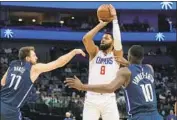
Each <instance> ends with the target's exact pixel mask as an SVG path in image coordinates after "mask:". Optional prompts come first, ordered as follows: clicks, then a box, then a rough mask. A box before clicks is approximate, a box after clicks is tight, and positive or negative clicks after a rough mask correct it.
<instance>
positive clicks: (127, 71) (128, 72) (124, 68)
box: [119, 67, 131, 75]
mask: <svg viewBox="0 0 177 120" xmlns="http://www.w3.org/2000/svg"><path fill="white" fill-rule="evenodd" d="M119 72H121V73H122V74H124V75H131V71H130V70H129V68H128V67H121V68H120V69H119Z"/></svg>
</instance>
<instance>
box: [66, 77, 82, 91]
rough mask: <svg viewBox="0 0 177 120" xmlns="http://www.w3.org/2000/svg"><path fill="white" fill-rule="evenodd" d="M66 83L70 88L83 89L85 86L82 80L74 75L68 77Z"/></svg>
mask: <svg viewBox="0 0 177 120" xmlns="http://www.w3.org/2000/svg"><path fill="white" fill-rule="evenodd" d="M64 83H66V85H65V86H69V88H75V89H77V90H82V88H83V84H82V82H81V81H80V80H79V78H77V77H76V76H74V78H66V80H65V81H64Z"/></svg>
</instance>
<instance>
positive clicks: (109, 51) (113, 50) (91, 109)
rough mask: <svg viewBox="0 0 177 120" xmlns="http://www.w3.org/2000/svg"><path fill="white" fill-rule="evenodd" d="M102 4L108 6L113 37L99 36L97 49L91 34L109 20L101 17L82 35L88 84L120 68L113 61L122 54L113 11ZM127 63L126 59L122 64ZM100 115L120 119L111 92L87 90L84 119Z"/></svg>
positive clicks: (102, 81)
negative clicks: (96, 23) (103, 19)
mask: <svg viewBox="0 0 177 120" xmlns="http://www.w3.org/2000/svg"><path fill="white" fill-rule="evenodd" d="M105 6H108V7H109V9H110V12H111V15H112V16H113V22H112V24H113V36H112V35H111V34H110V33H105V34H104V35H103V37H102V40H101V43H100V47H99V48H98V46H96V45H95V43H94V41H93V38H94V36H95V35H96V34H97V33H98V31H99V30H101V29H102V28H103V27H105V26H106V25H107V24H108V22H103V21H101V20H100V23H99V24H98V25H97V26H96V27H94V28H93V29H92V30H90V31H89V32H88V33H87V34H86V35H85V36H84V37H83V44H84V46H85V48H86V50H87V52H88V54H89V78H88V79H89V81H88V83H89V84H90V85H96V84H106V83H109V82H111V80H113V79H114V78H115V77H116V73H117V71H118V70H119V63H118V62H116V59H115V57H122V56H123V52H122V44H121V36H120V28H119V25H118V20H117V15H116V10H115V8H114V7H113V6H112V5H105ZM127 62H128V61H125V64H126V63H127ZM100 116H101V117H102V119H103V120H118V119H119V113H118V109H117V104H116V96H115V93H114V92H112V93H107V94H101V93H95V92H87V94H86V98H85V102H84V110H83V120H98V119H99V117H100ZM90 117H91V118H90Z"/></svg>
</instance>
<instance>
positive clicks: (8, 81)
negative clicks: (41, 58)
mask: <svg viewBox="0 0 177 120" xmlns="http://www.w3.org/2000/svg"><path fill="white" fill-rule="evenodd" d="M76 54H82V55H83V56H85V53H84V52H83V51H82V50H81V49H74V50H72V51H71V52H69V53H68V54H65V55H63V56H61V57H59V58H58V59H57V60H55V61H52V62H49V63H47V64H43V63H37V59H38V58H37V56H36V54H35V49H34V47H22V48H21V49H20V50H19V60H15V61H12V62H11V63H10V65H9V68H8V70H7V72H6V73H5V74H4V76H3V78H2V80H1V86H2V88H1V91H0V95H1V113H0V118H1V120H22V117H21V112H20V108H21V107H22V106H23V104H24V103H25V102H26V101H27V98H28V96H29V93H30V91H31V90H32V87H33V84H34V82H35V81H36V79H37V78H38V76H39V75H40V74H41V73H44V72H49V71H51V70H54V69H56V68H60V67H63V66H64V65H65V64H67V63H68V62H69V61H70V60H71V59H72V58H73V57H74V56H75V55H76Z"/></svg>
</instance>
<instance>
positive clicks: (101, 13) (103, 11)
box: [97, 5, 112, 22]
mask: <svg viewBox="0 0 177 120" xmlns="http://www.w3.org/2000/svg"><path fill="white" fill-rule="evenodd" d="M97 16H98V19H100V20H103V21H105V22H108V21H111V20H112V16H111V13H110V10H109V7H108V5H101V6H100V7H99V8H98V9H97Z"/></svg>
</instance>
